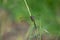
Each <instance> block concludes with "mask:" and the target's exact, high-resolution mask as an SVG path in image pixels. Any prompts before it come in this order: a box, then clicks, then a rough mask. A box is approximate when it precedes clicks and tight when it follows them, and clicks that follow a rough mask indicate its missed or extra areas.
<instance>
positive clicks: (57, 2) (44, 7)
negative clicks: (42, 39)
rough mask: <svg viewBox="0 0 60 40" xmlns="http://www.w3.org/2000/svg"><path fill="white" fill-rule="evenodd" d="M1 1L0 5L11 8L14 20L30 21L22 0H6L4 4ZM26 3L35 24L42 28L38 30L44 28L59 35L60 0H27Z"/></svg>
mask: <svg viewBox="0 0 60 40" xmlns="http://www.w3.org/2000/svg"><path fill="white" fill-rule="evenodd" d="M3 1H4V0H1V1H0V6H3V7H5V8H7V9H9V10H11V12H12V13H13V15H14V17H15V21H17V22H18V21H19V20H21V18H24V19H26V20H27V21H28V22H29V23H31V20H30V17H29V14H28V11H27V8H26V6H25V3H24V0H7V3H6V4H5V3H3ZM27 3H28V5H29V8H30V10H31V13H32V15H33V16H34V17H35V21H36V24H37V26H39V27H41V28H42V29H40V31H43V32H44V29H46V30H47V31H48V32H49V33H51V34H55V35H60V0H27ZM20 17H21V18H20ZM58 20H59V21H58ZM43 32H42V33H43Z"/></svg>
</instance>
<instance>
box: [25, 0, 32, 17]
mask: <svg viewBox="0 0 60 40" xmlns="http://www.w3.org/2000/svg"><path fill="white" fill-rule="evenodd" d="M24 2H25V5H26V7H27V10H28V12H29V15H30V16H31V11H30V9H29V6H28V4H27V1H26V0H24Z"/></svg>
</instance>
